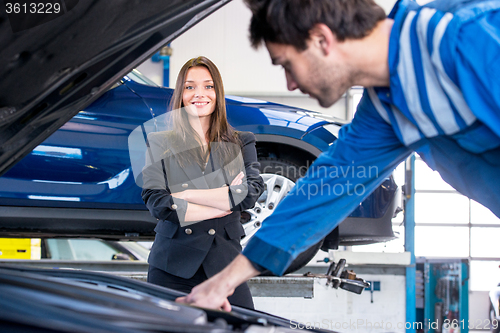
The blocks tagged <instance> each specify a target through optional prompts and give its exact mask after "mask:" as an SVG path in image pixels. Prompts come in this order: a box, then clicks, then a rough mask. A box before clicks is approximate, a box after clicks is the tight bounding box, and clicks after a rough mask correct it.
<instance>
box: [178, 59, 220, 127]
mask: <svg viewBox="0 0 500 333" xmlns="http://www.w3.org/2000/svg"><path fill="white" fill-rule="evenodd" d="M216 101H217V97H216V95H215V89H214V81H213V80H212V75H210V72H209V71H208V69H207V68H206V67H203V66H197V67H191V68H190V69H189V70H188V72H187V74H186V81H184V91H183V93H182V102H183V103H184V107H185V108H186V111H187V113H188V115H189V116H192V117H198V118H203V117H210V115H211V114H212V113H213V112H214V110H215V103H216Z"/></svg>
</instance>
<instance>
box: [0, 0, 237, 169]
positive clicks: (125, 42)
mask: <svg viewBox="0 0 500 333" xmlns="http://www.w3.org/2000/svg"><path fill="white" fill-rule="evenodd" d="M229 1H230V0H148V1H103V0H101V1H98V0H57V1H55V0H54V1H47V2H52V3H56V2H57V3H58V4H59V5H60V6H59V8H60V10H59V14H57V15H56V14H40V13H34V14H29V11H30V10H31V9H30V7H29V5H28V7H23V6H22V5H21V6H20V7H17V9H16V8H12V7H11V8H10V9H9V7H8V6H6V7H5V8H6V10H3V11H2V12H1V13H0V29H1V34H0V175H2V174H3V173H5V172H6V171H7V170H8V169H9V168H10V167H12V166H13V165H14V164H15V163H17V162H18V161H20V160H21V159H22V158H23V157H24V156H26V155H27V154H28V153H29V152H30V151H31V150H32V149H33V148H35V147H36V146H37V145H39V144H40V143H42V142H43V141H44V140H45V139H46V138H47V137H49V136H50V135H51V134H52V133H54V132H55V131H56V130H57V129H58V128H59V127H61V126H62V125H64V124H65V123H66V122H67V121H68V120H70V119H71V118H72V117H73V116H74V115H75V114H77V113H78V112H79V111H80V110H82V109H83V108H85V107H86V106H87V105H89V104H90V103H92V102H93V101H94V100H96V99H97V98H98V97H99V96H100V95H102V93H104V92H105V91H106V89H108V88H109V87H110V86H111V85H113V84H114V83H115V82H117V81H118V80H119V79H121V78H122V77H123V76H124V75H125V74H126V73H128V72H130V71H131V70H132V69H133V68H134V67H136V66H137V65H139V64H140V63H142V62H143V61H144V60H145V59H147V58H148V57H150V56H151V55H152V54H153V53H154V52H156V51H157V50H158V49H159V48H161V47H162V46H164V45H165V44H167V43H169V42H170V41H172V40H173V39H174V38H175V37H177V36H178V35H180V34H181V33H183V32H184V31H186V30H187V29H189V28H190V27H192V26H193V25H194V24H196V23H197V22H199V21H200V20H202V19H203V18H205V17H206V16H208V15H209V14H211V13H212V12H214V11H215V10H217V9H218V8H220V7H221V6H223V5H224V4H226V3H228V2H229ZM19 3H23V1H19ZM55 9H56V7H52V9H51V10H52V11H55ZM43 10H44V11H47V10H48V8H47V7H44V8H43ZM9 11H12V12H11V13H10V14H8V12H9ZM14 11H19V13H18V14H15V13H14ZM25 11H26V12H28V13H25Z"/></svg>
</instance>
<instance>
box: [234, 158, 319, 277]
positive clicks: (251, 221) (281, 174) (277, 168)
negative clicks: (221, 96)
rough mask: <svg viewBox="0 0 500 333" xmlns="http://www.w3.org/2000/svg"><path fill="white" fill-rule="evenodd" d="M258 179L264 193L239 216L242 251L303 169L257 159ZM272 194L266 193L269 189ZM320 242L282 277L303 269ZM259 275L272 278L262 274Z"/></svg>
mask: <svg viewBox="0 0 500 333" xmlns="http://www.w3.org/2000/svg"><path fill="white" fill-rule="evenodd" d="M258 160H259V163H260V172H261V177H262V178H263V179H264V183H265V187H264V192H263V193H262V195H261V196H260V197H259V199H258V200H257V202H256V203H255V207H254V208H252V209H248V210H246V211H245V212H243V213H242V219H241V223H242V224H243V228H244V229H245V234H246V236H245V237H243V239H242V240H241V246H242V247H243V248H245V246H246V244H247V243H248V241H249V240H250V239H251V238H252V236H253V235H254V234H255V232H257V230H259V229H260V227H261V225H262V221H263V220H264V219H265V218H266V217H268V216H269V215H271V213H272V212H273V211H274V209H275V208H276V206H277V205H278V204H279V203H280V202H281V201H282V200H283V198H284V197H285V196H286V194H288V192H289V191H290V190H291V189H292V187H293V186H294V185H295V182H296V181H297V179H299V178H300V177H301V176H303V175H304V174H305V171H306V167H304V166H298V165H297V164H294V163H292V162H290V161H286V160H280V159H274V158H267V157H266V158H259V159H258ZM271 188H272V190H273V191H269V189H271ZM322 243H323V240H321V241H320V242H319V243H317V244H315V245H313V246H311V247H310V248H309V249H307V250H306V251H304V252H302V253H301V254H300V255H299V256H298V257H297V258H295V260H294V261H293V262H292V263H291V264H290V266H289V267H288V268H287V270H286V271H285V274H289V273H292V272H295V271H296V270H298V269H300V268H302V267H304V266H305V265H306V264H307V263H308V262H309V261H310V260H311V259H312V258H313V257H314V256H315V255H316V253H317V252H318V250H319V249H320V247H321V244H322ZM261 275H272V273H271V272H269V271H265V272H263V273H262V274H261Z"/></svg>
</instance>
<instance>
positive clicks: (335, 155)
mask: <svg viewBox="0 0 500 333" xmlns="http://www.w3.org/2000/svg"><path fill="white" fill-rule="evenodd" d="M389 18H391V19H393V20H394V25H393V28H392V30H391V35H390V42H389V59H388V60H389V71H390V87H378V88H377V87H375V88H367V89H365V91H364V94H363V98H362V100H361V102H360V104H359V106H358V109H357V112H356V115H355V117H354V119H353V121H352V123H350V124H348V125H346V126H344V127H342V128H341V130H340V133H339V138H338V139H337V140H336V141H335V142H334V143H333V144H332V145H331V147H330V149H329V150H328V151H327V152H325V153H323V154H321V155H320V156H319V157H318V158H317V160H316V161H315V162H314V163H313V165H312V166H311V167H310V169H309V170H308V172H307V174H306V176H305V177H304V178H302V179H300V180H299V181H298V182H297V184H296V186H295V187H294V188H293V189H292V191H290V193H289V195H288V196H287V197H286V199H285V200H284V201H283V202H282V203H280V205H279V206H278V207H277V209H276V211H275V212H274V213H273V214H272V215H271V216H270V217H269V218H267V219H266V220H265V221H264V223H263V224H262V228H261V229H260V230H259V231H258V232H257V233H256V234H255V235H254V236H253V238H252V239H251V241H250V242H249V244H248V245H247V247H246V248H245V250H244V252H243V254H244V255H245V256H246V257H247V258H248V259H249V260H250V261H252V262H253V263H255V264H257V265H256V266H259V265H260V266H262V267H264V268H266V269H269V270H270V271H272V272H273V273H274V274H277V275H282V274H283V273H284V271H285V269H286V268H287V266H288V265H289V264H290V263H291V262H292V261H293V259H295V258H296V257H297V256H298V255H299V254H300V253H301V252H303V251H305V250H306V249H307V248H309V247H310V246H312V245H313V244H316V243H317V242H319V241H320V240H321V239H322V238H324V237H325V236H326V235H327V234H328V233H330V232H331V231H332V230H333V229H334V228H335V227H336V226H337V225H338V224H339V223H340V222H342V221H343V220H344V219H345V218H346V217H347V216H348V215H349V214H350V213H351V212H352V211H353V210H354V209H355V208H356V207H357V206H358V205H359V203H360V202H361V201H362V200H364V199H365V198H366V197H367V196H368V195H369V194H370V193H371V192H372V191H373V190H374V189H376V188H377V187H378V186H379V185H380V184H381V183H382V181H383V180H384V179H385V178H386V177H388V176H389V175H390V174H391V172H392V171H393V170H394V168H395V167H396V166H397V165H399V164H400V163H401V162H402V161H404V160H405V158H407V157H408V156H409V154H411V152H413V151H416V152H418V154H419V155H420V156H421V157H422V159H423V160H424V161H425V162H426V163H427V164H428V165H429V167H431V168H432V169H433V170H437V171H439V173H440V174H441V176H442V178H443V179H444V180H445V181H446V182H448V183H449V184H450V185H452V186H453V187H454V188H455V189H457V190H458V191H459V192H461V193H462V194H464V195H466V196H468V197H469V198H471V199H473V200H476V201H478V202H479V203H481V204H483V205H485V206H486V207H488V208H489V209H490V210H491V211H492V212H493V213H494V214H496V215H497V216H500V1H498V0H494V1H491V0H490V1H474V0H468V1H463V0H459V1H457V0H454V1H452V0H447V1H435V2H432V3H429V4H427V5H424V6H419V5H417V4H416V3H415V2H413V1H410V0H402V1H399V2H398V3H397V4H396V6H395V7H394V9H393V10H392V12H391V14H390V15H389Z"/></svg>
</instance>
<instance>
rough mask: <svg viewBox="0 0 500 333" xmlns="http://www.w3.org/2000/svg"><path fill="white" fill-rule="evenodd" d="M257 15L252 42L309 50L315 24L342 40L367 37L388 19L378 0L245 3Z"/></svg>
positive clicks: (253, 0)
mask: <svg viewBox="0 0 500 333" xmlns="http://www.w3.org/2000/svg"><path fill="white" fill-rule="evenodd" d="M245 2H246V4H247V5H248V7H249V8H250V9H251V11H252V13H253V16H252V20H251V22H250V42H251V43H252V46H253V47H258V46H259V45H260V44H261V43H262V42H266V41H268V42H273V43H278V44H287V45H293V46H295V48H296V49H297V50H299V51H303V50H305V49H306V41H307V40H308V39H309V32H310V30H311V29H312V28H313V27H314V25H315V24H318V23H323V24H325V25H327V26H328V27H329V28H330V30H331V31H332V32H333V33H334V34H335V36H336V37H337V40H338V41H344V40H345V39H348V38H349V39H360V38H363V37H365V36H367V35H368V34H369V33H370V32H371V31H372V30H373V28H375V26H376V25H377V23H378V22H379V21H381V20H384V19H385V17H386V15H385V12H384V10H383V9H382V8H381V7H380V6H379V5H377V4H376V3H375V2H374V0H245Z"/></svg>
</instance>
